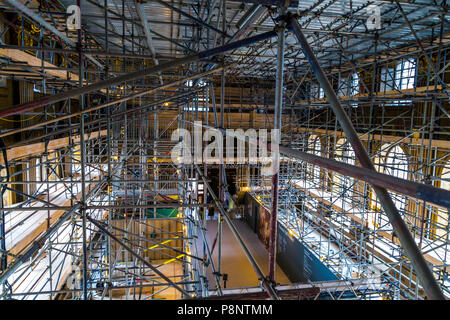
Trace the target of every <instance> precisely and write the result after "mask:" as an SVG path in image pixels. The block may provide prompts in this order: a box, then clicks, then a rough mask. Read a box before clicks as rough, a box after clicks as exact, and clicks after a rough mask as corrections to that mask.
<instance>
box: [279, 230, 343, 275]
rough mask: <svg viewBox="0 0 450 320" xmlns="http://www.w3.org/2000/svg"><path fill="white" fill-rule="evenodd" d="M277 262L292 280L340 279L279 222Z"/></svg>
mask: <svg viewBox="0 0 450 320" xmlns="http://www.w3.org/2000/svg"><path fill="white" fill-rule="evenodd" d="M277 263H278V265H279V266H280V267H281V269H283V271H284V273H285V274H286V275H287V277H288V278H289V280H290V281H292V282H307V281H308V280H309V281H331V280H339V279H338V277H337V276H335V275H334V274H333V273H332V272H331V271H330V269H328V268H327V267H326V266H325V265H324V264H323V263H322V262H321V261H320V260H319V259H318V258H317V257H316V256H314V255H313V254H312V253H311V251H309V250H308V249H307V248H306V247H305V246H304V245H303V244H302V243H301V242H300V241H299V240H298V239H296V238H294V237H292V236H291V235H290V234H289V233H288V232H287V230H286V228H285V227H283V226H281V225H280V224H278V247H277Z"/></svg>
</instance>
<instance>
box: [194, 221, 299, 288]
mask: <svg viewBox="0 0 450 320" xmlns="http://www.w3.org/2000/svg"><path fill="white" fill-rule="evenodd" d="M233 223H234V225H235V226H236V228H237V230H238V232H239V234H240V235H241V237H242V239H243V240H244V242H245V244H246V245H247V247H248V249H249V250H250V252H251V254H252V255H253V257H254V258H255V260H256V262H257V263H258V265H259V266H260V268H261V269H262V271H263V272H264V274H265V275H267V274H268V263H269V253H268V251H267V249H266V248H265V247H264V245H263V243H262V242H261V240H259V238H258V236H257V235H256V234H255V233H254V232H253V231H252V230H251V229H250V227H249V226H248V225H247V224H246V223H245V222H243V221H240V220H233ZM207 229H208V230H207V233H206V237H207V240H208V244H209V246H210V248H211V247H212V244H213V241H214V238H215V237H216V234H217V221H216V220H213V221H208V222H207ZM201 242H202V241H198V243H199V244H201ZM202 252H203V251H202V250H201V248H200V249H199V254H202V255H203V253H202ZM217 255H218V244H216V247H215V249H214V252H213V258H214V263H215V266H216V268H217ZM222 273H223V274H227V275H228V280H227V282H226V288H242V287H253V286H258V285H259V283H260V282H259V280H258V278H257V276H256V273H255V271H254V269H253V268H252V265H251V264H250V262H249V261H248V259H247V257H246V256H245V254H244V252H243V251H242V249H241V247H240V246H239V243H238V242H237V241H236V239H235V237H234V236H233V233H232V232H231V230H230V228H229V227H228V225H227V224H226V223H225V222H224V223H223V229H222ZM206 275H207V277H208V281H209V287H210V289H214V288H215V287H216V282H215V280H214V277H213V274H212V268H211V267H208V269H207V272H206ZM275 280H276V282H277V283H280V284H288V283H290V281H289V279H288V277H287V276H286V275H285V273H284V272H283V271H282V270H281V268H280V267H279V266H278V265H277V266H276V270H275ZM221 284H222V286H223V282H221Z"/></svg>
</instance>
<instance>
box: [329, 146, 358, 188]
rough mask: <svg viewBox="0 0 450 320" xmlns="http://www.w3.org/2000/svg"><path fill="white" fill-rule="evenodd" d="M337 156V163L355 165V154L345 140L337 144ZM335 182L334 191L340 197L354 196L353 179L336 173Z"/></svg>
mask: <svg viewBox="0 0 450 320" xmlns="http://www.w3.org/2000/svg"><path fill="white" fill-rule="evenodd" d="M335 154H336V156H335V158H336V160H337V161H340V162H345V163H348V164H351V165H354V164H355V153H354V151H353V149H352V147H351V146H350V144H349V143H348V142H347V140H346V139H345V138H342V139H339V140H338V141H337V142H336V150H335ZM333 182H334V185H335V188H333V191H334V192H335V193H337V194H338V195H347V196H351V195H353V192H352V191H353V183H354V179H353V178H352V177H349V176H344V175H341V174H338V173H335V174H334V175H333Z"/></svg>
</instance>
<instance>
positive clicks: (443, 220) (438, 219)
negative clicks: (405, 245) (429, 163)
mask: <svg viewBox="0 0 450 320" xmlns="http://www.w3.org/2000/svg"><path fill="white" fill-rule="evenodd" d="M440 178H441V183H440V186H439V187H440V188H441V189H444V190H449V191H450V160H448V161H447V162H446V163H445V165H444V166H443V168H442V174H441V177H440ZM433 211H434V212H433V220H434V224H435V225H434V227H433V228H432V229H434V230H433V235H434V237H435V240H438V239H439V240H440V241H444V242H446V241H447V238H448V235H447V234H448V221H449V215H450V211H449V209H448V208H443V207H436V208H435V209H434V210H433Z"/></svg>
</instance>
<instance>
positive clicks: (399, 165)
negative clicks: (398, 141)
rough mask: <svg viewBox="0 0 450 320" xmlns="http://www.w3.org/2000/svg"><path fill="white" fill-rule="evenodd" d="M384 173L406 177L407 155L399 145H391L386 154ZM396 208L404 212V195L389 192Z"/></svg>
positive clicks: (401, 177)
mask: <svg viewBox="0 0 450 320" xmlns="http://www.w3.org/2000/svg"><path fill="white" fill-rule="evenodd" d="M384 173H386V174H388V175H391V176H394V177H397V178H400V179H408V157H407V156H406V154H405V153H404V152H403V150H402V148H400V147H399V146H395V147H393V148H392V149H391V150H390V151H389V153H388V154H387V155H386V160H385V169H384ZM391 196H392V200H394V204H395V206H396V207H397V210H399V211H400V212H404V210H405V208H406V197H405V196H403V195H400V194H391Z"/></svg>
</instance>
